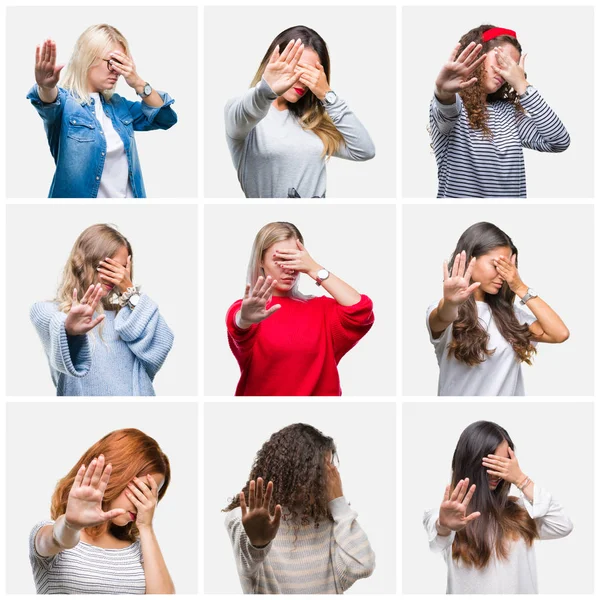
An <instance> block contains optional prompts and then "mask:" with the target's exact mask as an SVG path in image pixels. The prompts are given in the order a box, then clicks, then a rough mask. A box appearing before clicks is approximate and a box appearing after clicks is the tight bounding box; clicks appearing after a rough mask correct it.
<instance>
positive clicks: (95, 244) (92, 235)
mask: <svg viewBox="0 0 600 600" xmlns="http://www.w3.org/2000/svg"><path fill="white" fill-rule="evenodd" d="M123 246H125V247H126V248H127V252H128V254H129V255H130V256H131V278H132V279H133V251H132V249H131V244H130V243H129V241H128V240H127V238H126V237H125V236H124V235H123V234H122V233H120V232H119V231H117V229H116V228H115V227H114V226H112V225H104V224H98V225H92V226H91V227H88V228H87V229H85V230H84V231H83V232H82V233H80V234H79V237H78V238H77V240H76V241H75V244H74V245H73V249H72V250H71V254H70V255H69V258H68V260H67V264H66V265H65V268H64V271H63V276H62V281H61V282H60V284H59V286H58V290H57V292H56V298H55V299H54V301H55V302H58V309H59V310H60V311H61V312H64V313H68V312H69V311H70V310H71V306H72V305H73V289H75V288H76V289H77V294H78V295H77V297H78V299H79V300H81V298H82V297H83V294H85V292H86V291H87V289H88V288H89V287H90V285H92V284H93V283H95V282H96V276H97V274H98V272H97V271H96V269H97V267H98V263H99V262H100V261H101V260H104V259H105V258H106V257H112V256H114V254H115V252H117V251H118V250H119V249H120V248H122V247H123ZM119 309H120V306H119V305H118V304H117V305H112V304H109V301H108V297H105V298H103V299H102V302H100V304H98V308H97V311H96V312H98V314H100V313H102V312H104V310H117V311H118V310H119ZM100 325H102V323H101V324H100Z"/></svg>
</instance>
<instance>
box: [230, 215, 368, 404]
mask: <svg viewBox="0 0 600 600" xmlns="http://www.w3.org/2000/svg"><path fill="white" fill-rule="evenodd" d="M301 273H305V274H306V275H308V276H309V277H310V278H311V279H313V280H314V281H315V283H316V285H317V286H321V287H323V288H324V289H325V291H326V292H328V293H329V294H331V296H333V298H329V297H327V296H304V295H303V294H301V293H300V291H299V290H298V283H299V280H300V274H301ZM247 281H248V283H247V285H246V290H245V292H244V298H243V299H242V300H237V301H236V302H234V303H233V305H232V306H231V308H230V309H229V311H228V312H227V318H226V323H227V335H228V339H229V347H230V348H231V351H232V352H233V355H234V356H235V358H236V360H237V361H238V364H239V366H240V370H241V372H242V373H241V377H240V381H239V383H238V385H237V389H236V392H235V393H236V396H340V395H341V394H342V390H341V387H340V378H339V374H338V370H337V365H338V363H339V362H340V360H341V359H342V357H343V356H344V354H346V352H348V351H349V350H350V349H351V348H353V347H354V346H355V345H356V343H357V342H358V341H359V340H360V339H361V338H362V337H363V336H364V335H365V334H366V333H367V331H369V329H370V328H371V326H372V325H373V321H374V316H373V303H372V302H371V300H370V299H369V298H368V297H367V296H364V295H361V294H359V293H358V292H357V291H356V290H355V289H354V288H352V287H350V286H349V285H348V284H347V283H346V282H344V281H342V280H341V279H340V278H339V277H337V276H336V275H334V274H333V273H330V272H329V271H327V270H326V269H324V268H323V267H322V266H321V265H320V264H319V263H317V262H316V261H315V260H314V259H313V258H312V257H311V256H310V254H309V253H308V252H307V251H306V249H305V248H304V238H303V237H302V234H301V233H300V231H298V228H297V227H296V226H295V225H292V224H291V223H285V222H275V223H269V224H267V225H265V226H264V227H263V228H262V229H261V230H260V231H259V232H258V233H257V235H256V238H255V239H254V244H253V246H252V254H251V257H250V263H249V265H248V279H247Z"/></svg>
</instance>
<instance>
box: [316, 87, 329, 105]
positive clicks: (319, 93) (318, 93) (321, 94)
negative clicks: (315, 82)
mask: <svg viewBox="0 0 600 600" xmlns="http://www.w3.org/2000/svg"><path fill="white" fill-rule="evenodd" d="M327 92H331V88H330V87H329V86H327V87H326V88H324V89H321V90H317V91H315V93H314V94H315V96H316V97H317V98H318V99H319V100H320V101H321V102H323V101H324V100H325V96H326V95H327Z"/></svg>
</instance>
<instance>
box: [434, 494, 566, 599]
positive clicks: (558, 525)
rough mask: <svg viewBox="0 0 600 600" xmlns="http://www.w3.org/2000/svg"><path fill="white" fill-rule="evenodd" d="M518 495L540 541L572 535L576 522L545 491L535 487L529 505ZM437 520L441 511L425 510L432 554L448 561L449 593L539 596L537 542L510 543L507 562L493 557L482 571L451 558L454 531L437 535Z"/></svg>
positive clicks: (519, 501) (447, 586) (521, 539)
mask: <svg viewBox="0 0 600 600" xmlns="http://www.w3.org/2000/svg"><path fill="white" fill-rule="evenodd" d="M519 494H520V496H521V497H520V498H519V500H518V504H519V506H522V507H523V508H525V510H526V511H527V512H528V514H529V516H530V517H531V518H532V519H534V520H535V524H536V526H537V530H538V535H539V539H540V540H553V539H558V538H562V537H566V536H567V535H569V533H571V531H572V530H573V523H572V522H571V520H570V519H569V517H568V516H567V515H565V513H564V511H563V508H562V506H561V505H560V504H559V503H558V502H556V501H554V500H553V499H552V496H551V495H550V494H549V493H548V492H547V491H546V490H544V489H543V488H541V487H538V486H537V485H535V484H534V486H533V502H529V500H527V498H525V496H523V494H522V493H521V492H519ZM438 517H439V509H434V510H428V511H426V512H425V515H424V516H423V525H424V527H425V530H426V531H427V537H428V539H429V548H430V549H431V550H432V551H433V552H441V553H442V555H443V557H444V560H445V561H446V567H447V569H448V578H447V583H446V593H447V594H537V593H538V582H537V565H536V560H535V542H534V545H532V546H528V545H527V543H526V542H525V540H524V539H523V538H519V539H518V540H517V541H515V542H511V546H510V551H509V555H508V558H507V559H506V560H504V559H498V557H496V556H492V558H491V559H490V561H489V563H488V564H487V565H486V566H485V567H484V568H483V569H476V568H475V567H471V566H466V565H465V564H464V563H462V562H461V561H456V560H454V559H453V558H452V542H453V541H454V537H455V535H456V534H455V533H454V531H453V532H452V533H451V534H450V535H446V536H442V535H438V532H437V529H436V527H435V522H436V521H437V519H438Z"/></svg>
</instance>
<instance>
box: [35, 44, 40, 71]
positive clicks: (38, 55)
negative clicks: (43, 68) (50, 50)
mask: <svg viewBox="0 0 600 600" xmlns="http://www.w3.org/2000/svg"><path fill="white" fill-rule="evenodd" d="M40 57H41V50H40V47H39V45H38V46H36V47H35V66H36V67H37V66H38V65H39V64H40Z"/></svg>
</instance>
